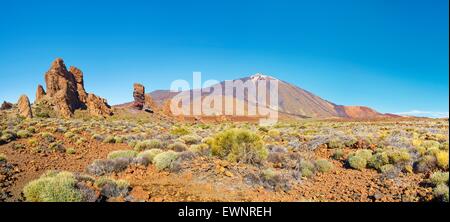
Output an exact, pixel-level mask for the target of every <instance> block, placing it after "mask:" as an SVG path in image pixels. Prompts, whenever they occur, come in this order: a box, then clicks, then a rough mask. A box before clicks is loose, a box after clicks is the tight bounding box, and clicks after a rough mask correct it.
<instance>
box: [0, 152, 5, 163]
mask: <svg viewBox="0 0 450 222" xmlns="http://www.w3.org/2000/svg"><path fill="white" fill-rule="evenodd" d="M0 162H6V155H5V154H2V153H0Z"/></svg>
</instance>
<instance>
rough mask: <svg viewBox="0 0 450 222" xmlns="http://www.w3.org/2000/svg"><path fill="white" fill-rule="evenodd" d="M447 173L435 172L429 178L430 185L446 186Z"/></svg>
mask: <svg viewBox="0 0 450 222" xmlns="http://www.w3.org/2000/svg"><path fill="white" fill-rule="evenodd" d="M448 175H449V174H448V172H435V173H433V174H432V175H431V177H430V183H431V184H433V185H434V186H437V185H439V184H448Z"/></svg>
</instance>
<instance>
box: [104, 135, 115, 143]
mask: <svg viewBox="0 0 450 222" xmlns="http://www.w3.org/2000/svg"><path fill="white" fill-rule="evenodd" d="M103 142H104V143H115V142H116V140H115V138H114V136H107V137H106V138H105V139H104V140H103Z"/></svg>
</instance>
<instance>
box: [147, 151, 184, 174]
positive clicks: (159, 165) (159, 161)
mask: <svg viewBox="0 0 450 222" xmlns="http://www.w3.org/2000/svg"><path fill="white" fill-rule="evenodd" d="M177 158H178V153H176V152H174V151H171V150H169V151H166V152H162V153H159V154H157V155H156V156H155V157H154V158H153V163H154V164H155V166H156V169H158V170H164V169H170V168H171V167H172V164H173V163H174V161H175V160H176V159H177Z"/></svg>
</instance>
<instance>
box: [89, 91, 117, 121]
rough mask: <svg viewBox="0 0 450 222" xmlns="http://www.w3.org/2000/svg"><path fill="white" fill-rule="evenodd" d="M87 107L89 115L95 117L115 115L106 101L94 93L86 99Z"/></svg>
mask: <svg viewBox="0 0 450 222" xmlns="http://www.w3.org/2000/svg"><path fill="white" fill-rule="evenodd" d="M86 106H87V109H88V111H89V113H90V114H91V115H94V116H110V115H112V114H113V113H112V111H111V107H110V106H109V105H108V103H107V101H106V99H103V98H100V97H98V96H96V95H95V94H92V93H91V94H88V96H87V98H86Z"/></svg>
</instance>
